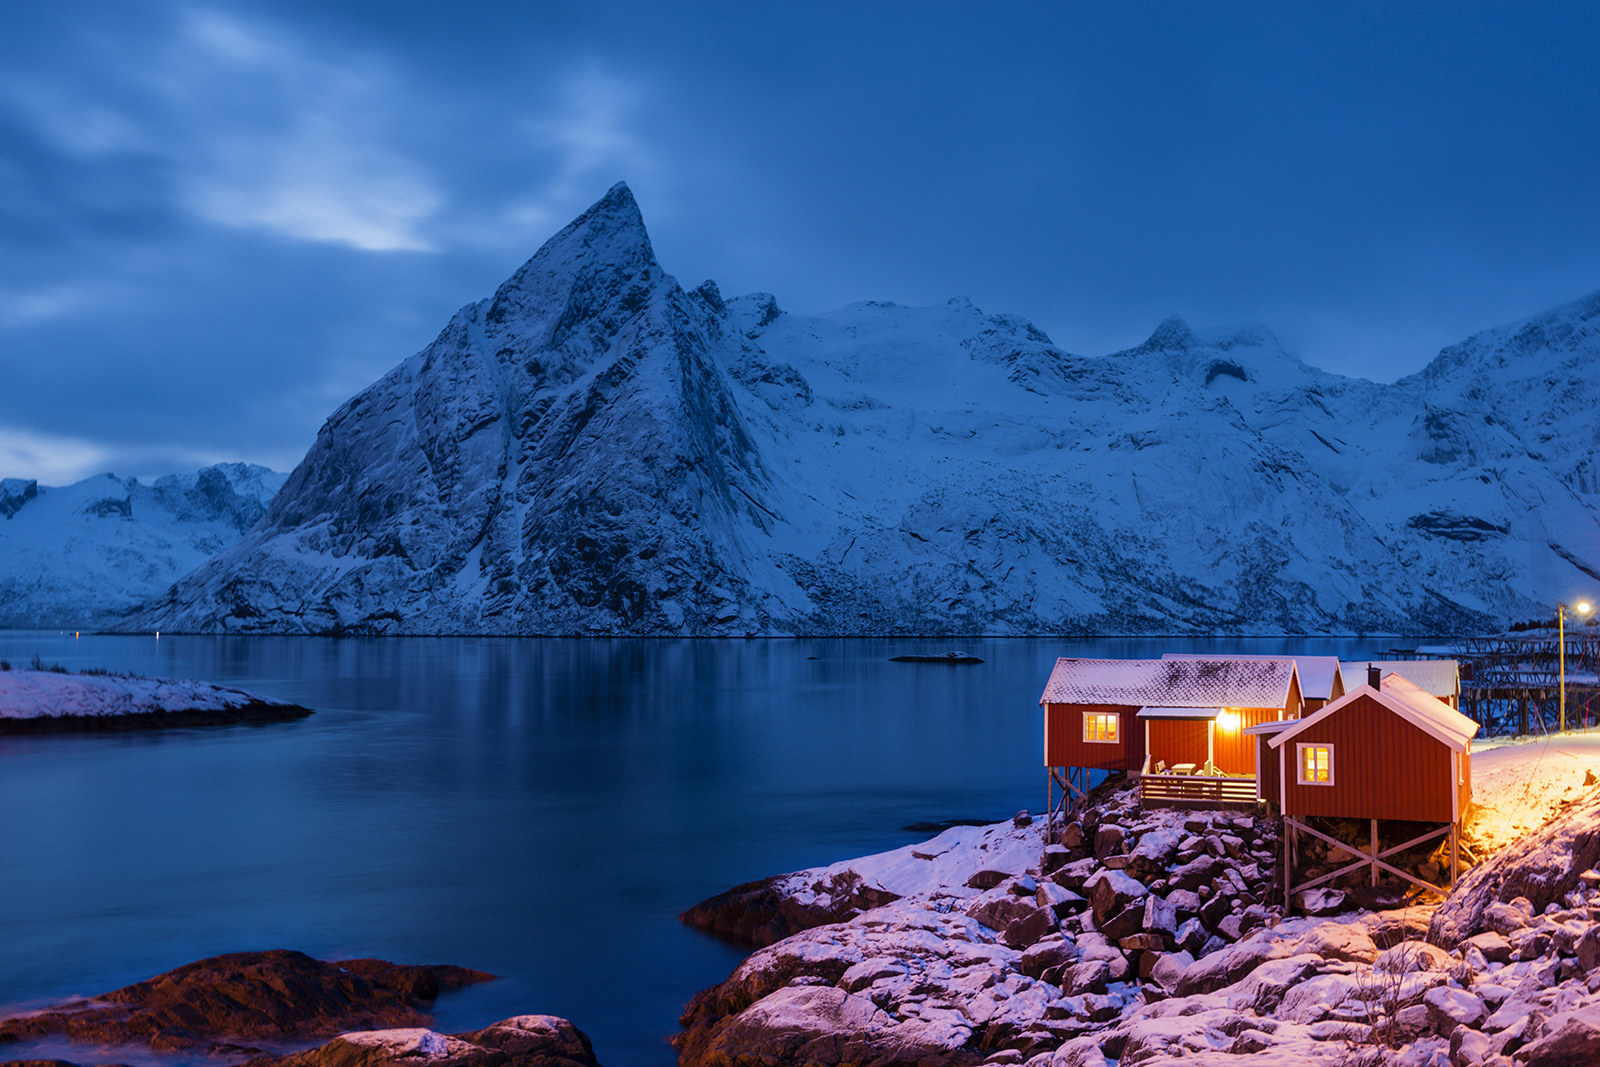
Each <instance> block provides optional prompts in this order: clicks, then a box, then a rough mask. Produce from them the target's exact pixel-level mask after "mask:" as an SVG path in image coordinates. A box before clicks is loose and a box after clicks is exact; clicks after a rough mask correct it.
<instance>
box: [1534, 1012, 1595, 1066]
mask: <svg viewBox="0 0 1600 1067" xmlns="http://www.w3.org/2000/svg"><path fill="white" fill-rule="evenodd" d="M1543 1031H1544V1032H1543V1036H1541V1037H1540V1038H1539V1039H1538V1040H1537V1041H1534V1042H1532V1043H1530V1044H1528V1045H1525V1046H1523V1047H1522V1048H1521V1049H1520V1050H1518V1052H1517V1059H1518V1060H1519V1061H1521V1062H1523V1063H1525V1064H1526V1065H1527V1067H1593V1065H1594V1064H1596V1063H1600V1009H1597V1008H1593V1007H1591V1008H1588V1009H1586V1010H1583V1011H1574V1012H1567V1013H1564V1014H1560V1015H1555V1016H1552V1017H1551V1018H1549V1019H1547V1020H1546V1021H1545V1025H1544V1027H1543Z"/></svg>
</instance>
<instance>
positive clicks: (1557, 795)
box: [1466, 731, 1600, 857]
mask: <svg viewBox="0 0 1600 1067" xmlns="http://www.w3.org/2000/svg"><path fill="white" fill-rule="evenodd" d="M1591 772H1593V774H1594V775H1595V777H1596V778H1597V779H1600V731H1596V732H1594V733H1580V732H1576V731H1569V732H1567V733H1558V734H1550V735H1547V736H1542V737H1535V738H1515V739H1509V740H1497V741H1489V742H1485V743H1482V744H1474V745H1473V753H1472V811H1471V813H1470V814H1469V816H1468V819H1467V827H1466V837H1467V840H1468V842H1469V843H1470V844H1471V845H1472V847H1473V848H1474V850H1475V851H1476V852H1477V853H1478V855H1479V856H1480V857H1481V856H1487V855H1488V854H1489V853H1491V852H1494V851H1496V850H1498V849H1501V848H1504V847H1505V846H1506V845H1509V844H1511V843H1512V842H1513V841H1516V840H1517V839H1519V838H1520V837H1522V836H1523V835H1524V834H1526V833H1528V832H1529V831H1531V830H1536V829H1538V828H1539V827H1541V826H1543V825H1544V824H1545V823H1546V822H1548V821H1549V820H1550V819H1551V818H1553V817H1555V816H1556V815H1558V814H1560V813H1561V812H1562V811H1563V810H1564V809H1566V808H1567V807H1568V806H1570V805H1571V804H1573V803H1575V802H1577V801H1578V800H1579V799H1580V798H1582V797H1583V796H1585V795H1587V794H1589V793H1590V792H1592V791H1593V790H1594V789H1595V788H1596V787H1595V786H1586V785H1584V781H1585V778H1586V776H1587V775H1588V774H1589V773H1591Z"/></svg>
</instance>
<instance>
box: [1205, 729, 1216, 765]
mask: <svg viewBox="0 0 1600 1067" xmlns="http://www.w3.org/2000/svg"><path fill="white" fill-rule="evenodd" d="M1216 742H1217V720H1215V719H1207V720H1206V762H1207V763H1210V764H1212V765H1213V766H1215V764H1216V762H1217V744H1216Z"/></svg>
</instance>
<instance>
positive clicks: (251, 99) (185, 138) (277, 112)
mask: <svg viewBox="0 0 1600 1067" xmlns="http://www.w3.org/2000/svg"><path fill="white" fill-rule="evenodd" d="M141 45H142V47H126V46H123V47H117V48H110V47H107V48H106V49H104V50H103V58H104V60H105V61H104V62H103V63H101V64H99V65H98V70H97V71H96V76H95V77H93V78H87V77H83V76H81V72H80V75H79V76H78V77H75V78H72V79H71V80H66V79H61V78H57V77H54V76H52V75H50V74H49V73H45V74H39V73H34V74H33V76H31V77H29V76H26V75H21V74H17V73H13V74H12V75H11V76H9V77H7V78H6V79H5V81H4V84H3V86H0V93H3V94H4V96H5V98H6V99H7V102H8V103H10V104H11V105H12V108H13V109H15V110H16V111H18V112H20V113H22V114H24V115H27V116H29V117H30V118H31V119H32V125H33V127H34V129H35V131H36V132H37V133H38V134H39V135H40V136H41V137H43V138H44V139H45V140H46V141H48V142H50V143H52V144H54V145H55V146H56V147H57V148H58V149H59V150H61V151H63V152H65V153H67V154H69V155H71V156H74V157H77V158H80V159H86V160H104V159H106V158H108V157H114V156H117V155H138V156H144V157H147V158H150V159H154V160H156V161H158V162H159V164H160V165H161V166H162V169H163V170H164V172H165V173H167V174H168V175H170V179H171V182H172V189H173V192H174V195H175V197H176V199H177V201H178V205H179V206H180V207H181V208H182V209H184V210H187V211H188V212H190V213H191V214H194V215H197V216H199V217H201V218H204V219H207V220H209V221H211V222H214V223H219V224H221V225H224V226H230V227H239V228H245V229H257V230H264V231H269V232H273V233H276V234H278V235H281V236H284V237H289V238H293V239H296V240H304V241H322V242H330V243H334V244H343V245H348V246H351V247H354V248H361V249H366V250H370V251H394V250H402V249H412V250H424V249H428V248H431V247H432V245H431V242H430V241H429V240H428V238H427V237H426V236H425V226H426V224H427V223H428V221H429V220H430V219H431V218H433V217H434V215H435V214H436V213H437V212H438V211H439V209H440V208H441V207H442V206H443V205H444V203H445V196H444V193H443V192H442V191H441V190H440V189H439V187H438V184H437V182H436V180H435V178H434V177H433V176H432V175H431V174H430V173H429V170H428V168H427V167H425V166H424V165H423V164H422V163H421V162H420V161H419V160H418V159H416V158H414V156H413V155H412V154H411V153H409V152H407V151H406V150H405V148H404V147H403V146H402V144H401V141H402V140H403V138H402V137H401V136H400V132H401V130H402V128H403V126H404V123H405V114H404V112H405V103H406V99H407V96H406V93H405V91H404V88H405V87H404V86H403V85H402V83H401V80H400V79H399V78H398V77H397V76H396V75H395V74H394V73H393V72H391V71H389V70H388V69H386V68H385V67H384V66H383V64H381V63H380V62H378V61H377V60H375V59H373V58H371V57H368V56H362V55H351V54H348V53H334V52H333V51H332V50H330V49H327V48H318V47H316V46H313V45H312V44H309V43H307V42H306V41H303V40H301V39H298V38H296V37H295V36H294V35H292V34H290V33H289V32H287V31H285V30H283V29H281V28H277V27H271V26H265V25H258V24H255V23H251V22H246V21H244V20H242V19H239V18H235V17H233V16H231V15H223V14H219V13H217V12H212V11H204V10H195V11H190V12H187V13H185V14H183V15H182V16H181V17H180V18H179V20H178V24H177V27H176V30H175V31H169V32H168V33H167V34H165V35H164V36H158V37H157V38H156V39H154V40H152V41H149V42H141Z"/></svg>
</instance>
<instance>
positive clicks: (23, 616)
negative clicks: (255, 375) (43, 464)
mask: <svg viewBox="0 0 1600 1067" xmlns="http://www.w3.org/2000/svg"><path fill="white" fill-rule="evenodd" d="M285 477H286V476H285V475H283V474H280V473H278V472H276V471H272V470H269V469H267V468H266V467H260V466H255V465H253V464H246V463H220V464H217V465H215V466H211V467H206V468H204V469H202V470H200V471H197V472H194V473H189V474H169V475H165V476H163V477H161V478H157V479H156V480H155V481H154V482H153V483H151V484H149V485H144V484H142V483H140V482H139V481H138V480H137V479H134V478H128V479H121V478H118V477H116V476H115V475H112V474H101V475H96V476H95V477H92V478H85V479H84V480H82V481H80V482H76V483H74V484H72V485H68V486H60V487H51V486H42V485H40V484H39V483H38V482H37V481H34V480H33V479H23V478H5V479H0V629H29V628H36V627H60V626H70V627H73V628H86V627H94V626H103V625H107V624H109V623H112V622H115V621H117V620H120V619H122V618H124V617H126V616H127V615H128V614H130V613H131V612H133V611H134V610H136V609H137V608H139V607H140V606H141V605H143V604H145V603H147V602H148V601H149V600H150V599H151V598H152V597H155V596H158V595H159V594H160V593H161V592H162V590H164V589H166V588H167V587H168V586H170V585H171V584H172V583H173V582H174V581H176V580H177V579H179V578H181V577H183V576H184V575H185V574H187V573H189V572H190V571H192V570H194V569H195V568H196V567H198V566H200V565H201V564H202V563H204V562H205V561H206V560H207V559H209V558H211V557H212V556H214V555H216V554H217V553H218V552H220V551H222V550H223V549H224V548H226V547H227V546H229V545H231V544H233V542H235V541H237V540H238V539H239V537H240V536H241V535H242V534H243V533H244V532H245V531H246V530H248V529H249V528H250V527H251V526H253V525H255V523H256V520H257V519H259V518H260V517H261V516H262V515H263V514H264V513H265V512H266V508H267V503H268V501H270V500H271V499H272V497H273V495H274V494H275V493H277V491H278V489H279V488H280V487H281V486H282V485H283V482H284V478H285Z"/></svg>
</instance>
